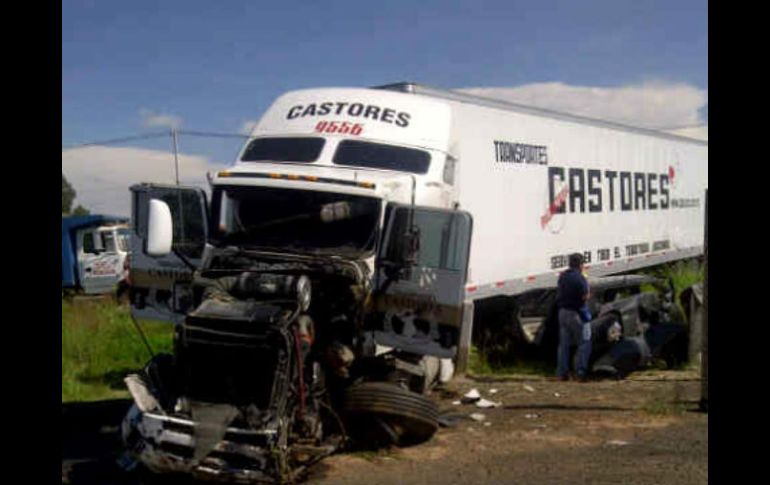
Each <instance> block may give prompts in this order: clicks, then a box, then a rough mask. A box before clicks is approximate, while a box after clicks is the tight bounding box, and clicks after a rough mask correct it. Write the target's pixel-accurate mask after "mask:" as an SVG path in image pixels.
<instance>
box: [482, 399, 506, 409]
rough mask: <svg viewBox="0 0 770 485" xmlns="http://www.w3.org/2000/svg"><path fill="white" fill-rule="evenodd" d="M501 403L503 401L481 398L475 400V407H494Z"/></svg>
mask: <svg viewBox="0 0 770 485" xmlns="http://www.w3.org/2000/svg"><path fill="white" fill-rule="evenodd" d="M502 404H503V403H501V402H494V401H489V400H487V399H483V398H482V399H479V400H478V401H476V407H477V408H496V407H498V406H501V405H502Z"/></svg>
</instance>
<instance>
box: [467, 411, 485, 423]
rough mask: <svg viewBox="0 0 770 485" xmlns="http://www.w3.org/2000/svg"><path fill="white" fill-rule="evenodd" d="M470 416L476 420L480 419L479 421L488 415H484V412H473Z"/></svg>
mask: <svg viewBox="0 0 770 485" xmlns="http://www.w3.org/2000/svg"><path fill="white" fill-rule="evenodd" d="M469 417H470V418H471V419H472V420H474V421H478V422H479V423H480V422H482V421H484V420H486V419H487V417H486V416H484V415H483V414H481V413H471V415H470V416H469Z"/></svg>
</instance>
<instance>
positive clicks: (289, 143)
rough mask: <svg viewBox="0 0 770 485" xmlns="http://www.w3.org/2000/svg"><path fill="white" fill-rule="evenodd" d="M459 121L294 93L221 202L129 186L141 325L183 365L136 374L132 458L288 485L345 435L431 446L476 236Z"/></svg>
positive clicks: (402, 101)
mask: <svg viewBox="0 0 770 485" xmlns="http://www.w3.org/2000/svg"><path fill="white" fill-rule="evenodd" d="M417 110H419V112H420V113H421V116H420V117H415V116H413V112H414V111H417ZM448 123H449V112H448V108H447V107H446V106H445V105H443V104H441V103H436V102H433V101H431V100H429V99H412V98H405V97H403V96H399V95H398V94H396V93H383V92H376V93H372V91H371V90H355V89H324V90H310V91H299V92H294V93H289V94H287V95H285V96H283V97H281V98H279V99H278V100H277V101H276V102H275V104H274V105H273V106H272V107H271V108H270V110H268V112H267V113H266V114H265V115H264V117H263V118H262V120H261V121H260V123H259V124H258V125H257V126H256V127H255V129H254V131H253V133H252V137H251V138H250V139H249V141H248V142H247V143H246V144H245V146H244V147H243V149H242V151H241V153H240V155H239V157H238V160H237V161H236V163H235V164H234V166H232V167H231V168H230V169H227V170H224V171H221V172H219V173H217V174H216V175H215V176H212V177H211V178H210V180H209V181H210V184H211V192H210V194H211V197H210V199H211V200H210V201H209V200H208V197H207V195H206V193H204V191H203V190H201V189H198V188H187V187H177V186H162V185H151V184H143V185H137V186H134V187H132V189H131V190H132V194H133V208H132V213H133V219H132V220H133V231H132V234H131V241H132V259H131V282H132V287H131V290H130V298H131V311H132V315H133V316H134V317H135V318H137V319H139V320H161V321H166V322H171V323H173V324H174V328H175V333H174V352H173V355H166V354H161V355H156V356H155V357H154V358H153V359H152V360H151V361H150V363H149V364H148V365H147V366H146V368H145V369H144V371H143V372H142V373H139V374H135V375H131V376H129V377H128V378H127V379H126V383H127V386H128V388H129V390H130V392H131V394H132V396H133V398H134V401H135V402H134V406H133V407H132V409H131V410H130V412H129V414H128V415H127V416H126V419H125V420H124V423H123V439H124V441H125V443H126V446H127V448H128V451H129V454H130V456H131V457H133V458H134V459H136V460H138V461H139V462H141V463H142V464H143V465H144V466H145V467H147V468H149V469H150V470H151V471H154V472H181V473H185V474H192V475H195V476H198V477H202V478H224V479H229V480H235V481H240V482H259V481H276V480H277V481H286V480H291V479H293V478H294V477H296V476H297V474H298V473H300V472H301V471H302V470H304V469H305V468H306V467H307V466H308V465H309V464H311V463H313V462H315V461H317V460H318V459H320V458H322V457H323V456H326V455H328V454H330V453H332V452H333V451H335V450H336V449H338V447H339V446H340V445H341V443H342V442H343V440H344V439H345V437H346V436H348V435H350V436H353V437H359V438H360V439H362V440H375V441H376V440H377V439H386V440H389V441H390V442H394V443H396V444H406V443H410V442H415V441H420V440H424V439H426V438H428V437H430V435H432V433H433V432H434V431H435V429H436V427H437V410H436V409H435V405H433V404H432V403H431V401H430V400H428V399H427V398H425V397H423V396H422V393H423V392H424V391H425V390H426V389H427V388H428V387H429V386H430V385H431V383H432V382H433V381H435V380H436V379H437V376H438V375H439V374H441V375H442V376H444V378H446V375H447V374H451V359H452V358H453V357H454V356H455V354H456V352H457V348H458V343H459V334H460V328H461V323H462V316H463V300H464V297H465V282H466V277H467V268H468V257H469V251H470V241H471V231H472V220H471V217H470V215H469V214H468V213H466V212H463V211H460V210H457V209H456V208H455V207H456V206H455V202H456V200H457V189H456V188H455V187H454V180H453V179H454V168H455V167H454V165H455V162H454V159H453V158H452V157H451V156H450V155H449V151H450V147H449V146H448V140H449V124H448ZM373 431H376V432H373Z"/></svg>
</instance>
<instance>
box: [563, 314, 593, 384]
mask: <svg viewBox="0 0 770 485" xmlns="http://www.w3.org/2000/svg"><path fill="white" fill-rule="evenodd" d="M574 345H577V346H578V349H577V362H576V367H577V369H575V370H576V371H577V374H578V376H580V377H583V376H585V375H587V374H588V359H589V358H590V357H591V324H590V323H588V322H583V320H582V319H581V318H580V314H578V312H575V311H572V310H566V309H564V308H561V309H559V350H558V354H557V356H556V362H557V365H556V375H557V376H559V377H565V376H566V375H567V373H568V372H569V367H570V365H569V356H570V347H572V346H574Z"/></svg>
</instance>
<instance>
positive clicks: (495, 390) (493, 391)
mask: <svg viewBox="0 0 770 485" xmlns="http://www.w3.org/2000/svg"><path fill="white" fill-rule="evenodd" d="M489 393H490V394H497V389H490V390H489Z"/></svg>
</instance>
